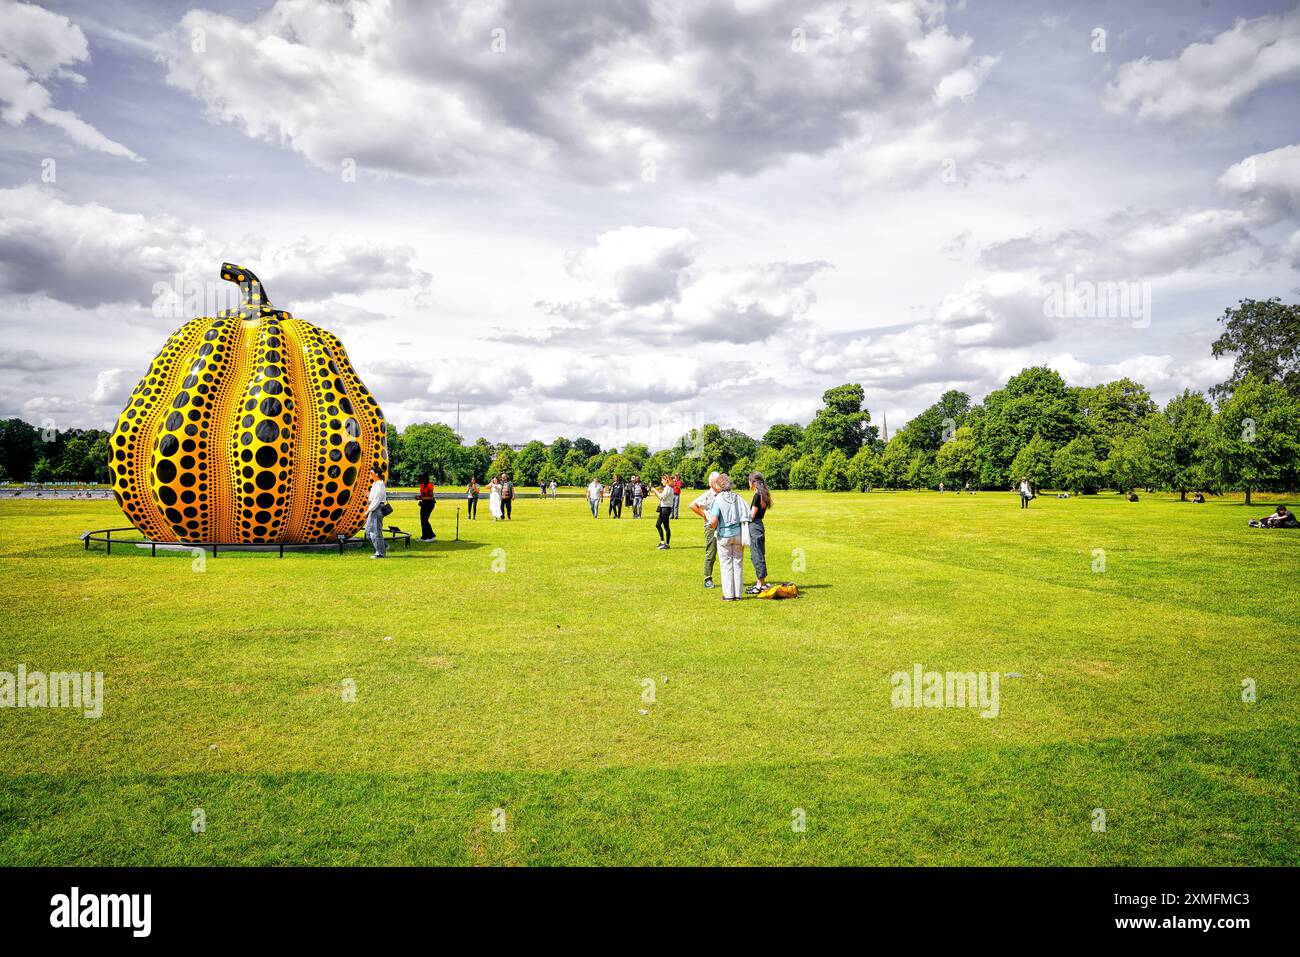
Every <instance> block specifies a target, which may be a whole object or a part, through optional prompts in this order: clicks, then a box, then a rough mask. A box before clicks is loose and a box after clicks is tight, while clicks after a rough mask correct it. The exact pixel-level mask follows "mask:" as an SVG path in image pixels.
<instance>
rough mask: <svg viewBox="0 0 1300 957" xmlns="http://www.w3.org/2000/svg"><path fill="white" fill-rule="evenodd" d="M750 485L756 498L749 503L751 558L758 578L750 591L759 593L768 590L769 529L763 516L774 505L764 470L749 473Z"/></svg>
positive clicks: (755, 593)
mask: <svg viewBox="0 0 1300 957" xmlns="http://www.w3.org/2000/svg"><path fill="white" fill-rule="evenodd" d="M749 487H750V488H751V489H753V491H754V498H753V499H752V500H751V501H750V503H749V560H750V562H752V563H753V565H754V577H755V578H756V579H757V581H756V582H755V583H754V587H753V588H751V589H750V590H749V593H750V594H751V595H757V594H758V593H759V592H762V591H766V590H767V530H766V529H765V528H764V526H763V516H764V515H766V514H767V510H768V509H770V508H771V507H772V491H771V489H769V488H768V487H767V480H766V479H764V478H763V473H762V472H750V473H749Z"/></svg>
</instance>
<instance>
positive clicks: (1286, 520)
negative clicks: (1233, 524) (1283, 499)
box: [1250, 505, 1300, 528]
mask: <svg viewBox="0 0 1300 957" xmlns="http://www.w3.org/2000/svg"><path fill="white" fill-rule="evenodd" d="M1250 527H1251V528H1300V522H1298V521H1296V517H1295V513H1294V512H1292V511H1290V510H1289V509H1288V508H1287V507H1286V506H1285V505H1279V506H1278V507H1277V511H1276V512H1274V513H1273V514H1272V515H1265V516H1264V517H1263V518H1261V519H1259V520H1258V521H1257V520H1255V519H1253V518H1252V519H1251V520H1250Z"/></svg>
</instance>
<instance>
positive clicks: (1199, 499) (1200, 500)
mask: <svg viewBox="0 0 1300 957" xmlns="http://www.w3.org/2000/svg"><path fill="white" fill-rule="evenodd" d="M1192 504H1193V505H1204V504H1205V494H1204V493H1203V492H1197V493H1196V494H1195V495H1193V496H1192Z"/></svg>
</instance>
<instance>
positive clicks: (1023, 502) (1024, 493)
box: [1020, 475, 1037, 508]
mask: <svg viewBox="0 0 1300 957" xmlns="http://www.w3.org/2000/svg"><path fill="white" fill-rule="evenodd" d="M1036 494H1037V493H1036V492H1035V491H1034V487H1033V485H1031V484H1030V482H1029V478H1028V477H1027V476H1024V475H1022V476H1020V507H1021V508H1029V501H1030V499H1032V498H1033V497H1034V496H1035V495H1036Z"/></svg>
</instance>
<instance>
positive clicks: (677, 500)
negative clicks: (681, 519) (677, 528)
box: [672, 475, 682, 518]
mask: <svg viewBox="0 0 1300 957" xmlns="http://www.w3.org/2000/svg"><path fill="white" fill-rule="evenodd" d="M672 483H673V518H676V517H677V512H678V509H680V508H681V504H682V477H681V476H680V475H674V476H673V477H672Z"/></svg>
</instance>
